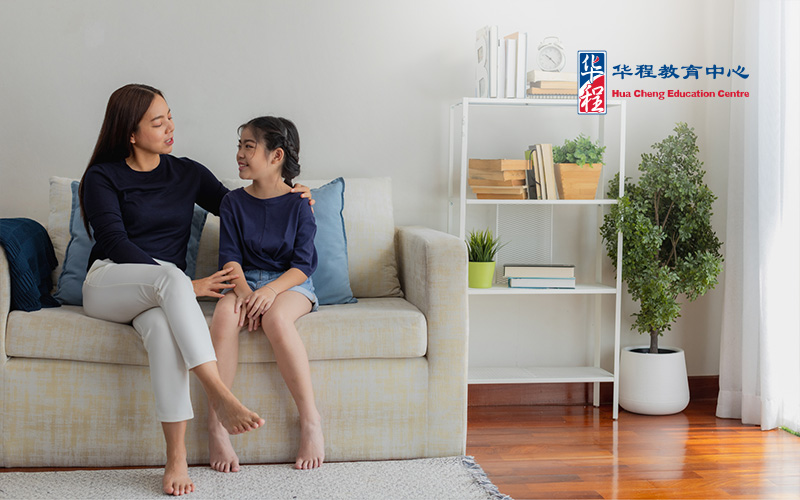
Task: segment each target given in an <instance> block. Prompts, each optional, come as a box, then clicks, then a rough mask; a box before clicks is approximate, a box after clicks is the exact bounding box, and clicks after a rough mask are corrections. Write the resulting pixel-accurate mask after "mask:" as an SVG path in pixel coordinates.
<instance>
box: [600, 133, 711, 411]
mask: <svg viewBox="0 0 800 500" xmlns="http://www.w3.org/2000/svg"><path fill="white" fill-rule="evenodd" d="M674 131H675V134H674V135H670V136H668V137H667V138H666V139H664V140H663V141H661V142H659V143H657V144H655V145H653V148H654V149H655V152H654V153H652V154H643V155H642V162H641V164H640V165H639V170H640V172H641V176H640V178H639V181H638V183H632V182H629V179H626V180H625V191H624V192H625V195H624V196H623V197H622V198H619V199H618V200H617V204H616V205H614V206H612V208H611V210H610V212H609V213H608V214H606V215H605V217H604V223H603V225H602V226H601V228H600V230H601V233H602V236H603V240H604V241H605V245H606V249H607V251H608V255H609V257H611V261H612V262H613V263H614V265H616V262H617V233H618V232H621V233H622V241H623V245H622V246H623V250H622V279H623V280H624V281H625V283H626V284H627V286H628V291H629V292H630V294H631V296H632V297H633V299H634V300H636V301H638V302H639V305H640V310H639V312H638V313H635V314H634V315H633V316H634V317H635V318H636V320H635V321H634V323H633V326H632V329H636V330H638V331H639V332H640V333H643V334H647V335H649V337H650V346H649V347H647V346H644V347H633V348H626V349H624V350H623V351H622V353H621V360H620V377H621V379H620V405H621V406H622V407H623V408H625V409H626V410H629V411H633V412H636V413H647V414H652V415H659V414H670V413H677V412H680V411H683V409H684V408H686V405H687V404H688V403H689V387H688V380H687V376H686V362H685V359H684V355H683V351H682V350H680V349H668V348H659V346H658V339H659V337H660V336H661V335H663V334H664V332H665V331H666V330H669V329H670V328H671V325H672V323H673V322H674V321H675V320H676V319H677V318H678V317H680V312H681V303H680V302H679V299H680V298H681V297H685V298H686V299H688V300H690V301H693V300H695V299H696V298H697V297H699V296H701V295H703V294H704V293H706V292H707V291H708V290H710V289H712V288H713V287H714V286H715V285H716V284H717V276H718V275H719V273H720V272H721V271H722V256H721V254H720V252H719V249H720V245H721V243H720V241H719V239H717V235H716V234H715V233H714V230H713V228H712V227H711V215H712V205H713V203H714V201H715V200H716V199H717V198H716V196H715V195H714V194H713V193H712V192H711V190H710V189H709V187H708V186H707V185H706V184H705V183H704V182H703V175H704V174H705V172H704V171H703V169H702V165H703V164H702V162H700V160H699V159H698V158H697V152H698V148H697V136H696V135H695V133H694V129H691V128H689V126H688V125H686V124H685V123H679V124H677V126H676V127H675V129H674ZM618 194H619V174H617V175H616V176H615V177H614V179H612V180H611V181H610V182H609V191H608V196H609V198H616V197H618ZM668 369H669V370H675V371H676V372H677V374H668V373H667V372H666V371H665V370H668Z"/></svg>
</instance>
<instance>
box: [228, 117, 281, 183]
mask: <svg viewBox="0 0 800 500" xmlns="http://www.w3.org/2000/svg"><path fill="white" fill-rule="evenodd" d="M282 154H283V150H281V149H280V148H279V149H277V150H275V151H269V150H267V148H266V147H265V146H264V144H263V143H260V142H258V139H257V138H256V136H255V134H254V133H253V131H252V130H250V129H249V128H245V129H243V130H242V135H241V136H240V137H239V146H238V148H237V150H236V163H237V164H238V165H239V178H241V179H256V178H260V177H262V176H265V175H267V174H270V173H272V172H274V171H275V170H277V169H280V160H281V155H282ZM278 171H279V170H278Z"/></svg>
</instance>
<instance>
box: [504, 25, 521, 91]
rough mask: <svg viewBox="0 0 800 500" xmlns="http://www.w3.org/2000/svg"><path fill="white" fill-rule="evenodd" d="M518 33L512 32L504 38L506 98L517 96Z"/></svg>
mask: <svg viewBox="0 0 800 500" xmlns="http://www.w3.org/2000/svg"><path fill="white" fill-rule="evenodd" d="M518 37H519V33H513V34H511V35H508V36H506V38H505V48H506V53H505V57H506V58H505V63H506V71H505V75H506V84H505V89H506V98H510V97H517V38H518Z"/></svg>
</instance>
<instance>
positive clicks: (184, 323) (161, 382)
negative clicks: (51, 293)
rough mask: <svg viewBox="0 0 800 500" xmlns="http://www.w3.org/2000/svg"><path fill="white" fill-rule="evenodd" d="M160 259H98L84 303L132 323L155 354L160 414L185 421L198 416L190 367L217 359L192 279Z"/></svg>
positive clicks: (97, 313) (90, 310)
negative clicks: (154, 262) (153, 262)
mask: <svg viewBox="0 0 800 500" xmlns="http://www.w3.org/2000/svg"><path fill="white" fill-rule="evenodd" d="M159 263H160V264H161V265H158V266H155V265H148V264H116V263H114V262H111V261H110V260H103V261H99V260H98V261H95V263H94V264H93V265H92V267H91V269H89V272H88V273H87V274H86V280H85V281H84V282H83V308H84V310H85V311H86V314H88V315H89V316H92V317H94V318H99V319H104V320H107V321H114V322H116V323H130V322H133V327H134V329H135V330H136V331H137V332H138V333H139V335H140V336H141V337H142V342H144V347H145V349H146V350H147V355H148V357H149V359H150V381H151V383H152V386H153V393H154V394H155V400H156V416H157V418H158V420H160V421H161V422H182V421H184V420H189V419H191V418H192V417H194V412H193V411H192V401H191V398H190V395H189V370H191V369H192V368H194V367H196V366H198V365H201V364H203V363H207V362H209V361H216V359H217V358H216V356H215V354H214V345H213V344H212V343H211V334H210V333H209V331H208V324H207V323H206V320H205V318H204V317H203V312H202V311H201V310H200V305H199V304H198V303H197V299H196V297H195V294H194V289H193V288H192V282H191V280H190V279H189V277H188V276H186V275H185V274H184V273H183V271H181V270H180V269H179V268H178V267H177V266H176V265H174V264H172V263H169V262H162V261H159Z"/></svg>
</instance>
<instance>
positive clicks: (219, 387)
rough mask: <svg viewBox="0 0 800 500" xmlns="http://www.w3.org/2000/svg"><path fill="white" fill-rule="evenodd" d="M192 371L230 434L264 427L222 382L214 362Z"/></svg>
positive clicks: (260, 419)
mask: <svg viewBox="0 0 800 500" xmlns="http://www.w3.org/2000/svg"><path fill="white" fill-rule="evenodd" d="M192 371H193V372H194V374H195V375H197V378H198V379H200V383H201V384H203V389H205V391H206V395H207V396H208V402H209V404H211V407H212V408H214V411H215V412H216V414H217V418H219V421H220V422H222V426H223V427H225V429H226V430H227V431H228V432H229V433H231V434H242V433H244V432H247V431H251V430H253V429H258V428H259V427H261V426H262V425H264V419H263V418H261V417H259V416H258V414H257V413H255V412H253V411H250V410H249V409H247V408H246V407H245V406H244V405H243V404H242V403H241V402H240V401H239V400H238V399H236V396H234V395H233V393H232V392H231V390H230V389H228V388H227V387H226V386H225V384H224V383H223V382H222V379H221V378H220V376H219V370H218V369H217V362H216V361H209V362H208V363H203V364H201V365H198V366H195V367H194V368H192Z"/></svg>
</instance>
